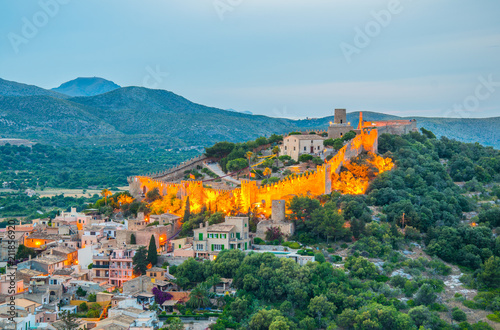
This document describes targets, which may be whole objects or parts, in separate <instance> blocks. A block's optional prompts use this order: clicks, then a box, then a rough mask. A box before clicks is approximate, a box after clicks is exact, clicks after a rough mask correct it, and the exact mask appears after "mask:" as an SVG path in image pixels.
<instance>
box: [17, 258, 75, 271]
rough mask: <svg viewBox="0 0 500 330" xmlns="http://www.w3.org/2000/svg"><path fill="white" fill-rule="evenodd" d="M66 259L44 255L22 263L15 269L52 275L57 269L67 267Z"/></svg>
mask: <svg viewBox="0 0 500 330" xmlns="http://www.w3.org/2000/svg"><path fill="white" fill-rule="evenodd" d="M66 264H67V258H66V257H62V256H57V255H46V256H42V257H39V258H36V259H30V260H26V261H23V262H21V263H19V264H18V265H17V269H34V270H37V271H39V272H42V273H44V274H52V273H53V272H54V271H56V270H58V269H63V268H65V267H67V265H66Z"/></svg>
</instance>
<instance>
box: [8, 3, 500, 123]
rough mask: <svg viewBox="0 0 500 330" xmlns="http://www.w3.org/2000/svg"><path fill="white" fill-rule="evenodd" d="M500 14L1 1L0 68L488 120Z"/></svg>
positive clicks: (413, 7)
mask: <svg viewBox="0 0 500 330" xmlns="http://www.w3.org/2000/svg"><path fill="white" fill-rule="evenodd" d="M54 4H56V5H54ZM499 15H500V2H499V1H498V0H483V1H474V2H473V1H465V0H442V1H431V0H401V1H395V0H390V1H378V0H359V1H353V0H178V1H177V0H171V1H160V0H157V1H153V0H151V1H128V0H106V1H95V0H86V1H81V0H80V1H79V0H41V1H2V2H1V4H0V35H1V39H0V49H1V52H0V77H1V78H4V79H7V80H14V81H18V82H23V83H27V84H34V85H38V86H41V87H44V88H52V87H57V86H59V85H60V84H61V83H63V82H65V81H68V80H71V79H74V78H76V77H79V76H83V77H89V76H99V77H103V78H106V79H109V80H112V81H114V82H116V83H117V84H119V85H121V86H131V85H134V86H145V87H153V88H161V89H167V90H170V91H173V92H174V93H177V94H180V95H182V96H184V97H186V98H188V99H190V100H192V101H194V102H197V103H202V104H205V105H209V106H215V107H219V108H222V109H228V108H233V109H236V110H241V111H243V110H248V111H252V112H253V113H256V114H264V115H268V116H274V117H289V118H304V117H322V116H327V115H331V114H332V113H333V109H334V108H340V107H342V108H347V110H348V111H349V112H350V111H358V110H363V111H379V112H385V113H390V114H395V115H401V116H432V117H492V116H500V65H499V64H500V19H499V18H498V17H499ZM377 17H378V20H377ZM30 25H32V26H31V27H32V28H33V27H34V28H35V30H33V29H31V30H30V29H29V27H30ZM359 31H361V32H359ZM155 72H156V73H155Z"/></svg>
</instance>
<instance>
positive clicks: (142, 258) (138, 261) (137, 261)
mask: <svg viewBox="0 0 500 330" xmlns="http://www.w3.org/2000/svg"><path fill="white" fill-rule="evenodd" d="M148 263H149V261H148V255H147V250H146V248H145V247H144V246H140V247H139V248H138V249H137V251H136V252H135V255H134V257H133V258H132V264H133V265H134V273H135V274H137V275H144V274H146V270H147V269H148Z"/></svg>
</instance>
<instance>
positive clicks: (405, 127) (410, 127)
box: [362, 119, 418, 135]
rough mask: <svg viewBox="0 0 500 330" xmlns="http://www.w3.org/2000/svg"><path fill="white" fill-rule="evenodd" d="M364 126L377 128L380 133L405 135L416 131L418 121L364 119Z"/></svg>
mask: <svg viewBox="0 0 500 330" xmlns="http://www.w3.org/2000/svg"><path fill="white" fill-rule="evenodd" d="M362 123H363V124H362V127H363V128H376V129H377V130H378V134H384V133H388V134H394V135H403V134H408V133H410V132H416V131H418V130H417V121H416V120H415V119H412V120H383V121H362Z"/></svg>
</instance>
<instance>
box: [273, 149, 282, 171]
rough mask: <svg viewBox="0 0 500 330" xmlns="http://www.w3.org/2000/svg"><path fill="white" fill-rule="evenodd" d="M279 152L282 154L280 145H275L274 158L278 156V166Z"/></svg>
mask: <svg viewBox="0 0 500 330" xmlns="http://www.w3.org/2000/svg"><path fill="white" fill-rule="evenodd" d="M279 154H280V147H278V146H274V147H273V155H274V158H276V166H278V157H279Z"/></svg>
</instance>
